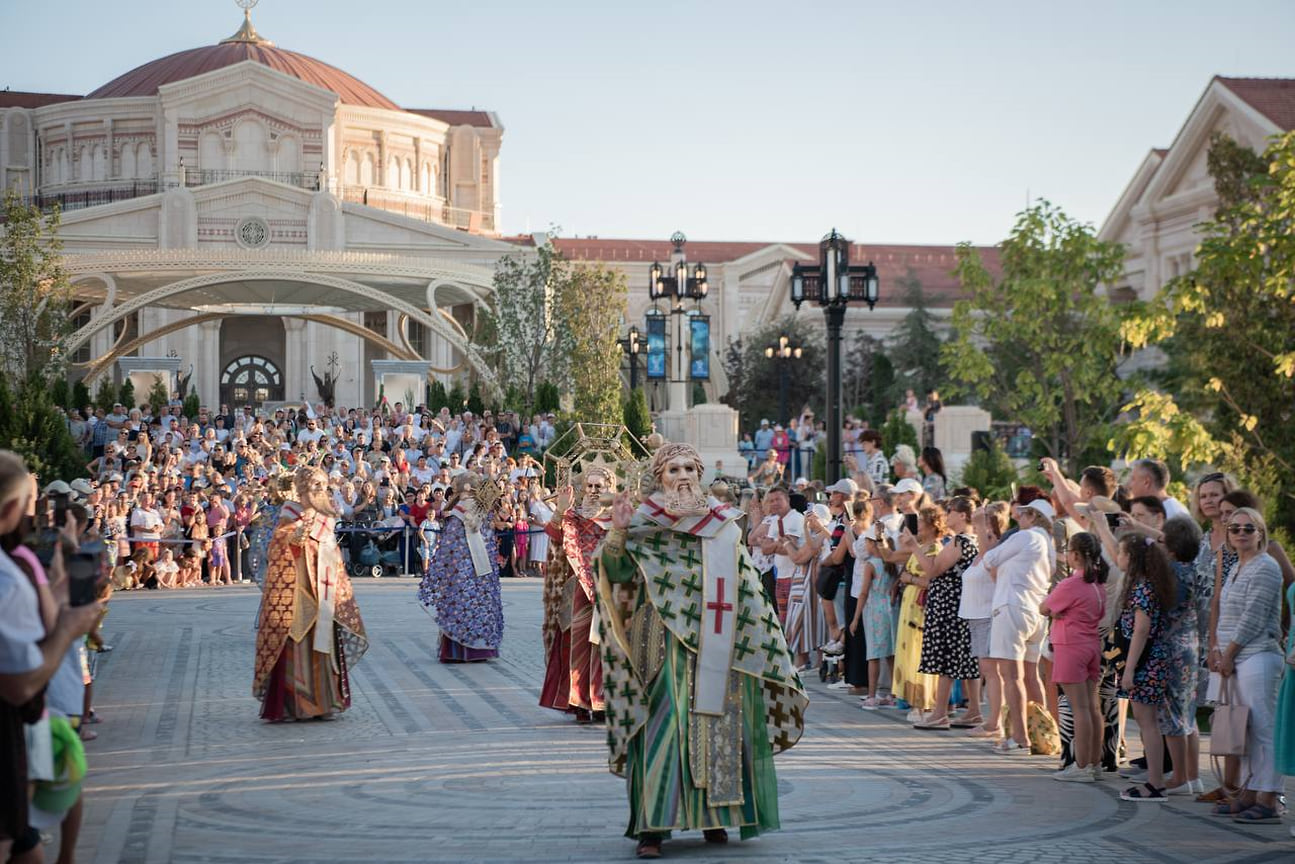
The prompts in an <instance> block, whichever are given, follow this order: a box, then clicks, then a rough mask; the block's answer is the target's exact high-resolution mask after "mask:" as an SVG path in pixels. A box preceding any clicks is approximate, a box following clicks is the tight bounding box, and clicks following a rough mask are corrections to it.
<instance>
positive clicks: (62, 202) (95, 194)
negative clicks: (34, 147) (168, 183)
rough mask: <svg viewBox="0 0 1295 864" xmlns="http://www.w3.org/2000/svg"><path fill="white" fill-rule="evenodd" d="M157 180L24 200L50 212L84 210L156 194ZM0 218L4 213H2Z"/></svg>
mask: <svg viewBox="0 0 1295 864" xmlns="http://www.w3.org/2000/svg"><path fill="white" fill-rule="evenodd" d="M157 192H158V185H157V180H156V179H152V180H131V181H128V182H125V183H115V184H112V185H101V186H97V187H96V188H93V189H69V190H68V191H66V192H44V193H41V194H38V195H32V196H29V197H27V198H25V199H24V200H25V201H26V203H28V204H30V205H31V206H33V207H35V208H36V209H38V210H40V211H41V212H42V213H50V212H52V211H53V210H54V208H55V207H58V208H59V209H60V210H61V211H63V212H64V213H66V212H68V211H69V210H84V209H85V208H86V207H98V206H99V205H101V204H114V203H116V202H118V201H129V200H130V199H132V198H140V197H143V196H145V195H156V194H157ZM0 219H3V215H2V214H0Z"/></svg>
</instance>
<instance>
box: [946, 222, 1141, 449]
mask: <svg viewBox="0 0 1295 864" xmlns="http://www.w3.org/2000/svg"><path fill="white" fill-rule="evenodd" d="M999 248H1000V250H1001V260H1002V278H1001V279H1000V280H999V281H997V282H995V280H994V277H993V275H992V274H991V273H990V272H989V270H988V269H987V268H986V267H985V265H984V263H983V262H982V261H981V259H980V254H979V253H978V252H977V251H976V250H975V248H974V247H972V246H971V245H970V244H966V243H964V244H961V245H959V246H958V266H957V269H956V271H955V273H956V275H957V277H958V279H959V281H960V282H961V283H962V286H963V288H964V289H965V290H966V291H968V292H969V293H970V295H971V296H970V297H969V298H968V299H966V300H961V301H959V302H958V303H957V304H956V305H955V306H954V310H953V336H952V338H950V340H949V341H948V342H945V343H944V346H943V348H942V349H941V360H942V362H943V363H944V366H945V368H946V369H947V370H948V372H949V375H950V378H951V380H952V382H953V384H954V389H955V390H956V391H957V392H958V393H959V394H961V395H964V396H972V397H977V398H978V399H979V400H980V402H981V404H982V405H983V406H984V407H985V408H986V409H988V410H989V411H990V412H991V413H992V414H994V415H995V416H996V417H1000V418H1004V419H1009V420H1016V421H1020V422H1022V423H1025V424H1026V425H1027V426H1029V427H1030V429H1032V430H1033V432H1034V436H1035V438H1036V440H1039V441H1040V442H1042V445H1043V446H1044V447H1045V448H1046V449H1047V452H1048V453H1049V454H1051V455H1052V456H1054V457H1055V458H1057V459H1058V460H1060V461H1062V462H1064V463H1065V464H1066V465H1067V466H1068V468H1069V470H1070V472H1071V473H1072V474H1073V473H1074V472H1075V471H1076V470H1077V468H1078V461H1079V458H1080V456H1081V454H1082V453H1083V452H1084V451H1085V450H1086V449H1088V448H1089V447H1090V446H1092V445H1093V444H1095V443H1100V442H1104V441H1106V440H1107V438H1108V437H1109V425H1108V424H1109V421H1110V420H1111V419H1112V417H1113V416H1114V412H1115V409H1116V408H1117V407H1118V406H1119V404H1120V395H1121V391H1122V384H1121V382H1120V379H1119V376H1118V375H1117V374H1116V371H1117V366H1118V363H1119V361H1120V356H1121V348H1122V343H1121V337H1120V323H1121V322H1120V314H1119V312H1118V311H1117V310H1116V308H1115V307H1114V306H1113V305H1112V304H1111V303H1110V301H1109V300H1108V299H1107V298H1106V297H1105V296H1104V295H1102V294H1099V293H1098V286H1099V285H1104V284H1107V285H1108V284H1112V283H1113V282H1114V280H1115V279H1116V278H1117V277H1118V276H1119V275H1120V273H1121V269H1122V266H1123V263H1122V262H1123V260H1124V248H1123V247H1122V246H1121V245H1119V244H1117V243H1105V242H1103V241H1101V240H1098V239H1097V235H1096V233H1095V232H1094V230H1093V228H1092V226H1090V225H1084V224H1081V223H1079V222H1076V221H1074V220H1072V219H1071V218H1070V217H1068V216H1067V215H1066V214H1065V213H1064V212H1062V211H1061V210H1060V209H1059V208H1057V207H1054V206H1053V205H1052V204H1051V203H1049V202H1047V201H1040V202H1039V203H1037V204H1035V205H1033V206H1031V207H1029V208H1028V209H1026V210H1024V211H1023V212H1021V213H1020V214H1019V215H1018V216H1017V220H1016V225H1015V226H1014V227H1013V229H1012V232H1011V235H1010V236H1009V237H1008V238H1007V239H1006V240H1004V241H1003V242H1002V244H1000V247H999Z"/></svg>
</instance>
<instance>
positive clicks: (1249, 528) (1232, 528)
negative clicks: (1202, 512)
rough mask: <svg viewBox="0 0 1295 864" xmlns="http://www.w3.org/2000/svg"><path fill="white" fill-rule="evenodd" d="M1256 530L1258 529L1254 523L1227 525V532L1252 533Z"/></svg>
mask: <svg viewBox="0 0 1295 864" xmlns="http://www.w3.org/2000/svg"><path fill="white" fill-rule="evenodd" d="M1258 530H1259V529H1258V527H1256V526H1254V525H1229V526H1228V533H1229V534H1253V533H1255V532H1256V531H1258Z"/></svg>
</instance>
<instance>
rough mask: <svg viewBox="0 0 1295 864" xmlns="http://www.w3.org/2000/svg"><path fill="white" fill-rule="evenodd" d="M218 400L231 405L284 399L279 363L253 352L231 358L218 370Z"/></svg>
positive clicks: (259, 403) (255, 403)
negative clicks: (220, 370) (223, 368)
mask: <svg viewBox="0 0 1295 864" xmlns="http://www.w3.org/2000/svg"><path fill="white" fill-rule="evenodd" d="M220 401H222V402H228V403H229V404H230V405H261V404H263V403H265V402H281V401H283V376H282V374H280V372H279V367H278V366H276V365H275V364H274V363H273V362H272V361H270V360H267V359H265V358H264V357H259V356H257V355H255V354H248V355H246V356H243V357H239V358H237V359H236V360H233V361H231V362H230V363H228V364H227V365H226V366H225V370H224V371H223V372H221V373H220Z"/></svg>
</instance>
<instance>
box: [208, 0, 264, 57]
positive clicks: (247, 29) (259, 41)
mask: <svg viewBox="0 0 1295 864" xmlns="http://www.w3.org/2000/svg"><path fill="white" fill-rule="evenodd" d="M258 2H259V0H234V3H235V4H237V6H238V8H239V9H242V10H243V26H242V27H239V28H238V31H237V32H236V33H234V35H233V36H230V37H229V38H228V39H221V40H220V44H221V45H224V44H226V43H227V42H248V43H251V44H253V45H265V46H268V47H273V46H274V43H273V42H271V41H270V40H269V39H263V38H262V37H261V34H259V33H257V32H256V28H255V27H253V26H252V7H253V6H255V5H256V4H257V3H258Z"/></svg>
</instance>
